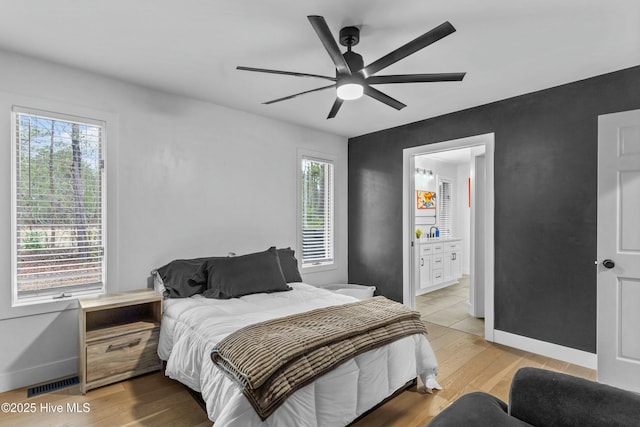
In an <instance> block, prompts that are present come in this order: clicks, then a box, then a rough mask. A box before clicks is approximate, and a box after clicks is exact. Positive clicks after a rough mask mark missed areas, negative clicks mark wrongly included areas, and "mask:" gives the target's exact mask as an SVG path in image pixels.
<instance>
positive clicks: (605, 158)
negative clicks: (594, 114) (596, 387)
mask: <svg viewBox="0 0 640 427" xmlns="http://www.w3.org/2000/svg"><path fill="white" fill-rule="evenodd" d="M597 237H598V261H597V262H598V267H597V268H598V380H599V381H600V382H603V383H607V384H611V385H614V386H617V387H621V388H625V389H628V390H633V391H636V392H640V332H639V325H640V110H634V111H627V112H623V113H614V114H607V115H603V116H600V117H599V118H598V234H597Z"/></svg>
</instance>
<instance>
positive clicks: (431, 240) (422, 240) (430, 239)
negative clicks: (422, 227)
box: [418, 237, 462, 245]
mask: <svg viewBox="0 0 640 427" xmlns="http://www.w3.org/2000/svg"><path fill="white" fill-rule="evenodd" d="M418 240H419V243H420V244H421V245H422V244H426V243H438V242H452V241H455V240H462V239H461V238H460V237H421V238H419V239H418Z"/></svg>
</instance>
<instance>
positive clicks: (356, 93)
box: [336, 82, 364, 101]
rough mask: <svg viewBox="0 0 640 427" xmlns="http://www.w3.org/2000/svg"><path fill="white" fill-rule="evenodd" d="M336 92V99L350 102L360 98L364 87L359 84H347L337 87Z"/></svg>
mask: <svg viewBox="0 0 640 427" xmlns="http://www.w3.org/2000/svg"><path fill="white" fill-rule="evenodd" d="M336 92H337V95H338V98H340V99H342V100H345V101H351V100H353V99H358V98H361V97H362V95H363V94H364V87H362V85H361V84H359V83H353V82H347V83H343V84H341V85H340V86H338V87H337V89H336Z"/></svg>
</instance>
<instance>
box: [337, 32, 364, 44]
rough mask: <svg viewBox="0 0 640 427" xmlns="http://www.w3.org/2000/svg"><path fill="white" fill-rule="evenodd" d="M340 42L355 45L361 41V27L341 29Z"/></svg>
mask: <svg viewBox="0 0 640 427" xmlns="http://www.w3.org/2000/svg"><path fill="white" fill-rule="evenodd" d="M339 40H340V44H341V45H342V46H348V47H351V46H355V45H357V44H358V43H360V29H359V28H358V27H344V28H342V29H341V30H340V37H339Z"/></svg>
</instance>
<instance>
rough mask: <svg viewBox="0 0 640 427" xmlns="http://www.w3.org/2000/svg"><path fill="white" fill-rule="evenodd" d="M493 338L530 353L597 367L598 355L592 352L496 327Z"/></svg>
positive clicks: (588, 366) (593, 367) (590, 367)
mask: <svg viewBox="0 0 640 427" xmlns="http://www.w3.org/2000/svg"><path fill="white" fill-rule="evenodd" d="M493 338H494V342H496V343H498V344H503V345H507V346H509V347H514V348H517V349H520V350H525V351H529V352H531V353H536V354H541V355H543V356H547V357H551V358H553V359H558V360H562V361H564V362H569V363H573V364H574V365H580V366H584V367H586V368H589V369H597V366H598V356H597V355H596V354H594V353H589V352H586V351H582V350H576V349H575V348H570V347H565V346H562V345H558V344H553V343H550V342H546V341H540V340H536V339H533V338H528V337H523V336H521V335H515V334H511V333H509V332H504V331H499V330H497V329H496V330H495V331H494V335H493Z"/></svg>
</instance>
